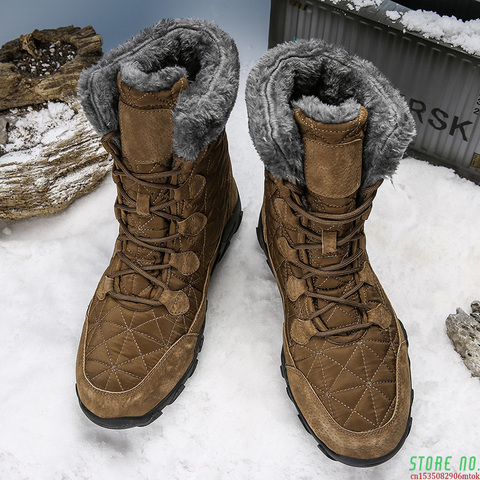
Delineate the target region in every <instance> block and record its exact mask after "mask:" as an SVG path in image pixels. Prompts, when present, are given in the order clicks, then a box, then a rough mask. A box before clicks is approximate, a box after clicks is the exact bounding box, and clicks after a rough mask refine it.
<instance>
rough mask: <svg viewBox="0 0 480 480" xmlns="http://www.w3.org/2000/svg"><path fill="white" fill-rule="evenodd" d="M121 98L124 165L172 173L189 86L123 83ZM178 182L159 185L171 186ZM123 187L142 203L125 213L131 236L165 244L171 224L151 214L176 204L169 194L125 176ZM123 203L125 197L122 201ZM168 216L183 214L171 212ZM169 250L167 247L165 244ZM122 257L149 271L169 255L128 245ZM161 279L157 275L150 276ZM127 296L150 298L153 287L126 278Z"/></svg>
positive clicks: (185, 83) (179, 82)
mask: <svg viewBox="0 0 480 480" xmlns="http://www.w3.org/2000/svg"><path fill="white" fill-rule="evenodd" d="M117 85H118V91H119V93H120V98H119V119H120V134H121V143H122V161H123V163H124V164H125V166H126V167H127V169H128V170H129V171H130V172H132V173H133V174H138V173H149V174H155V173H161V172H163V171H166V170H171V169H172V166H173V165H172V162H173V160H172V154H173V146H172V144H173V121H172V111H173V108H174V107H175V104H176V102H177V99H178V97H179V95H180V93H181V92H182V91H184V90H185V89H186V88H187V87H188V80H187V79H186V78H183V77H182V78H180V79H178V80H177V81H175V82H174V83H173V85H171V86H170V87H169V88H164V89H162V90H159V91H141V90H139V89H136V88H134V87H132V86H130V85H127V83H125V82H124V81H122V78H121V75H120V74H119V75H118V78H117ZM172 180H174V179H172V178H167V179H161V180H154V182H158V183H164V182H171V181H172ZM121 183H122V186H123V188H124V190H125V192H126V193H127V194H128V196H129V197H130V198H131V199H132V200H134V201H135V202H136V212H135V213H125V212H123V213H122V218H123V221H124V222H125V224H126V225H127V228H128V230H129V232H130V233H131V234H133V235H135V236H138V237H143V238H162V237H166V236H168V235H170V234H171V232H170V229H171V228H170V227H171V225H170V224H171V222H170V220H167V219H165V218H163V217H161V216H158V215H153V214H151V213H150V207H152V206H155V205H159V204H161V203H164V202H166V201H168V200H170V195H171V194H170V192H169V190H168V189H158V188H153V187H148V186H145V185H141V184H139V183H138V182H136V181H135V180H132V179H130V178H128V177H127V176H123V177H122V179H121ZM119 198H120V197H119ZM166 211H167V213H173V214H176V213H177V212H175V211H171V209H168V210H166ZM159 245H160V246H162V247H167V245H166V244H159ZM122 251H123V252H124V253H125V255H127V256H128V257H129V258H130V259H131V260H133V261H134V262H136V263H138V264H141V265H143V266H148V265H153V264H159V263H162V259H163V253H162V252H158V251H154V250H152V249H149V248H147V247H142V246H140V245H138V244H136V243H135V242H132V241H130V240H124V245H123V247H122ZM150 273H151V274H155V272H150ZM119 282H120V283H119V288H120V292H121V293H125V294H133V295H137V296H142V297H146V298H148V297H150V296H151V290H152V288H153V286H152V284H151V283H150V282H149V281H148V280H147V279H145V278H144V277H143V276H141V275H139V274H128V275H123V276H121V277H120V279H119Z"/></svg>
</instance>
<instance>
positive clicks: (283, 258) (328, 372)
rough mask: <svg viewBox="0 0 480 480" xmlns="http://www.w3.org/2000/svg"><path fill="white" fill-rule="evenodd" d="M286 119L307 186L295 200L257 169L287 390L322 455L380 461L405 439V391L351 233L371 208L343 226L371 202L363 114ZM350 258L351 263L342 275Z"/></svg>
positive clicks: (387, 327) (398, 352)
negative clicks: (325, 451) (364, 182)
mask: <svg viewBox="0 0 480 480" xmlns="http://www.w3.org/2000/svg"><path fill="white" fill-rule="evenodd" d="M295 119H296V122H297V125H298V128H299V132H300V134H301V137H302V140H303V143H304V151H305V164H304V172H305V183H306V186H305V188H304V189H303V192H302V193H300V190H301V189H300V188H299V187H298V186H292V184H291V183H290V181H289V180H286V179H281V178H276V177H275V176H273V175H272V174H271V173H270V172H269V171H268V170H266V171H265V195H264V204H263V209H262V219H263V235H264V238H265V242H266V245H267V248H268V255H269V257H270V261H271V264H272V267H273V270H274V272H275V276H276V279H277V282H278V285H279V288H280V291H281V293H282V297H283V303H284V311H285V326H284V354H285V362H286V370H287V376H288V382H289V384H290V388H291V390H292V393H293V396H294V398H295V402H296V403H297V405H298V407H299V409H300V411H301V412H302V414H303V416H304V417H305V419H306V420H307V422H308V424H309V425H310V427H311V428H312V429H313V430H314V432H315V434H316V436H317V437H318V438H319V439H320V440H321V441H322V442H323V443H324V444H325V445H326V446H327V447H329V448H330V449H331V450H333V451H334V452H335V453H336V454H339V455H345V456H348V457H353V458H359V459H372V458H377V457H382V456H383V455H387V454H388V453H389V452H391V451H392V450H393V449H394V448H395V447H396V446H397V445H398V444H399V442H400V441H401V440H402V437H403V435H404V433H405V430H406V428H407V422H408V417H409V409H410V403H411V400H410V395H411V385H410V370H409V363H408V356H407V347H406V339H405V337H404V335H403V331H402V329H401V327H400V324H399V322H398V320H397V317H396V315H395V312H394V310H393V308H392V307H391V305H390V302H389V301H388V298H387V297H386V295H385V293H384V291H383V289H382V287H381V285H380V283H379V281H378V279H377V277H376V275H375V274H374V272H373V270H372V268H371V266H370V263H369V260H368V256H367V253H366V250H365V249H366V244H365V236H364V234H363V228H361V229H360V230H359V231H358V232H356V233H355V232H354V229H355V228H356V227H357V226H358V225H359V223H358V222H360V221H361V222H363V221H364V220H365V219H366V218H367V217H368V214H369V213H370V207H368V208H366V209H365V210H364V211H363V213H362V215H361V218H360V217H356V219H355V220H353V221H348V218H349V214H350V213H351V212H353V211H354V210H355V209H358V208H361V206H362V204H364V203H365V204H366V205H368V202H369V201H371V199H372V195H374V194H375V189H372V188H371V189H370V190H369V191H368V192H366V193H365V194H363V193H362V192H361V191H360V190H359V187H360V184H361V178H362V151H363V138H364V128H365V124H366V119H367V112H366V110H365V109H364V108H363V107H362V109H361V111H360V114H359V116H358V117H357V118H355V119H354V120H351V121H349V122H345V123H342V124H324V123H322V122H317V121H315V120H313V119H311V118H308V117H307V116H306V115H305V114H304V113H303V112H302V111H301V110H296V111H295ZM301 211H305V212H306V214H304V215H303V216H302V214H301V213H300V214H299V213H298V212H301ZM307 215H310V217H308V216H307ZM340 219H344V220H340ZM352 232H353V233H352ZM349 257H355V259H354V261H352V262H351V263H349V264H348V265H346V266H344V267H342V266H341V265H342V262H344V261H345V260H346V259H348V258H349ZM302 264H304V265H308V266H309V267H308V268H304V267H302ZM339 265H340V266H339ZM332 270H333V271H336V272H337V273H336V274H334V275H330V274H329V271H332ZM338 272H340V273H338ZM349 292H352V293H349ZM340 297H344V299H345V301H336V300H335V298H340ZM316 312H320V313H318V314H316ZM312 317H313V318H312ZM332 331H333V332H335V331H338V332H339V333H338V334H335V333H334V334H331V333H329V332H332Z"/></svg>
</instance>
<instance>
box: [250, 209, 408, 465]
mask: <svg viewBox="0 0 480 480" xmlns="http://www.w3.org/2000/svg"><path fill="white" fill-rule="evenodd" d="M257 240H258V243H259V245H260V247H261V248H262V250H263V252H264V253H265V256H266V260H267V265H268V267H269V268H270V271H271V272H272V274H273V267H272V263H271V261H270V257H269V255H268V249H267V245H266V243H265V239H264V237H263V222H262V214H261V213H260V218H259V220H258V226H257ZM399 323H400V326H401V327H402V330H403V334H404V335H405V341H406V342H407V346H408V337H407V332H406V330H405V327H404V326H403V324H402V322H400V320H399ZM408 363H409V364H410V357H409V358H408ZM280 372H281V374H282V377H283V378H284V380H285V383H286V384H287V387H286V390H287V395H288V398H290V400H291V401H292V402H293V404H294V405H295V408H296V409H297V413H298V418H299V419H300V421H301V422H302V425H303V426H304V428H305V430H306V431H307V432H308V433H309V434H310V435H312V437H313V438H314V439H315V440H316V442H317V445H318V448H319V449H320V451H321V452H322V453H323V454H325V455H326V456H327V457H328V458H330V459H331V460H334V461H337V462H341V463H344V464H345V465H349V466H351V467H360V468H366V467H374V466H376V465H380V464H382V463H384V462H386V461H387V460H390V459H391V458H392V457H393V456H394V455H395V454H396V453H397V452H398V451H399V450H400V449H401V448H402V446H403V444H404V443H405V440H406V439H407V437H408V434H409V433H410V430H411V428H412V421H413V420H412V416H411V412H412V404H413V397H414V392H413V389H412V390H411V399H410V409H409V413H408V420H407V426H406V428H405V432H404V433H403V436H402V438H401V439H400V441H399V442H398V444H397V446H396V447H395V448H394V449H393V450H392V451H391V452H389V453H387V454H386V455H383V456H381V457H376V458H354V457H348V456H346V455H340V454H338V453H336V452H334V451H333V450H331V449H330V448H328V447H327V446H326V445H325V443H323V442H322V441H321V440H320V439H319V438H318V437H317V435H316V434H315V432H314V431H313V429H312V428H311V427H310V425H309V424H308V422H307V420H306V418H305V417H304V416H303V414H302V412H301V410H300V408H299V406H298V404H297V402H296V400H295V397H294V396H293V393H292V390H291V388H290V384H289V383H288V376H287V368H286V366H285V354H284V352H283V348H282V355H281V365H280Z"/></svg>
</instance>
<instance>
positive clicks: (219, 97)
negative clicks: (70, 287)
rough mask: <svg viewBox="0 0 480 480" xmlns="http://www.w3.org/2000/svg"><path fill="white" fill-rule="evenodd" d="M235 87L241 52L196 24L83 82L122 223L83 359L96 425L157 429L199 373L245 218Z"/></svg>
mask: <svg viewBox="0 0 480 480" xmlns="http://www.w3.org/2000/svg"><path fill="white" fill-rule="evenodd" d="M192 45H197V50H195V49H193V50H192ZM211 51H214V52H215V55H211V54H210V53H211ZM185 77H188V78H189V79H190V82H189V80H187V78H185ZM227 83H228V84H227ZM216 86H217V88H216V89H215V87H216ZM237 86H238V57H237V51H236V48H235V45H234V43H233V40H232V39H231V38H230V37H228V36H227V35H226V34H225V33H224V32H222V31H221V30H219V29H218V28H217V27H215V26H213V25H211V24H208V23H206V22H200V21H190V20H181V21H172V20H169V21H164V22H160V23H159V24H157V25H155V26H154V27H152V28H150V29H148V30H146V31H144V32H142V33H141V34H140V35H139V36H138V37H136V38H134V39H133V40H130V41H129V42H127V44H125V45H122V46H121V47H119V48H117V49H116V50H114V51H112V52H110V53H109V54H108V55H107V56H105V57H104V58H103V59H102V60H101V62H99V64H97V65H96V66H94V67H93V68H91V69H89V70H87V71H86V72H84V73H83V75H82V77H81V80H80V87H79V94H80V97H81V99H82V103H83V106H84V108H85V110H86V113H87V115H88V117H89V120H90V121H91V122H92V123H93V124H94V126H95V127H96V128H97V131H98V132H99V133H100V134H101V135H102V137H103V138H102V141H103V144H104V146H105V148H106V149H107V151H109V152H110V153H111V154H112V156H113V159H114V169H113V179H114V181H115V183H116V184H117V187H118V196H117V202H116V204H115V214H116V217H117V219H118V221H119V223H120V232H119V236H118V238H117V241H116V243H115V248H114V253H113V256H112V259H111V262H110V265H109V266H108V267H107V269H106V271H105V273H104V275H103V277H102V279H101V280H100V283H99V285H98V287H97V290H96V292H95V295H94V297H93V299H92V301H91V303H90V306H89V308H88V312H87V317H86V320H85V324H84V328H83V333H82V337H81V340H80V346H79V350H78V357H77V392H78V397H79V400H80V405H81V407H82V410H83V411H84V413H85V414H86V415H87V416H88V418H90V420H92V421H93V422H95V423H97V424H98V425H101V426H103V427H107V428H129V427H133V426H144V425H147V424H149V423H150V422H152V421H153V420H155V419H156V418H157V417H158V416H159V415H161V413H162V409H163V408H164V407H165V406H166V405H168V404H170V403H172V402H173V401H174V400H175V399H176V398H177V396H178V395H179V394H180V392H181V391H182V390H183V388H184V384H185V381H186V380H187V379H188V377H189V376H190V375H191V374H192V373H193V371H194V369H195V367H196V364H197V355H198V352H199V351H200V349H201V347H202V343H203V330H204V324H205V312H206V308H207V303H206V296H207V290H208V285H209V281H210V276H211V274H212V271H213V269H214V267H215V265H216V263H217V262H218V261H219V260H220V259H221V257H222V255H223V254H224V252H225V250H226V248H227V247H228V245H229V242H230V239H231V238H232V236H233V234H234V233H235V232H236V230H237V229H238V227H239V224H240V221H241V216H242V212H241V207H240V199H239V197H238V193H237V187H236V185H235V181H234V179H233V176H232V169H231V163H230V158H229V155H228V146H227V138H226V135H225V131H224V127H225V123H226V120H227V118H228V115H229V113H230V110H231V108H232V107H233V103H234V101H235V96H236V90H237ZM212 87H213V89H212ZM117 130H119V131H117Z"/></svg>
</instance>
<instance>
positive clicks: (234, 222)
mask: <svg viewBox="0 0 480 480" xmlns="http://www.w3.org/2000/svg"><path fill="white" fill-rule="evenodd" d="M242 216H243V212H242V204H241V201H240V197H238V201H237V203H236V205H235V208H234V209H233V212H232V215H231V216H230V219H229V220H228V222H227V224H226V225H225V228H224V229H223V233H222V238H221V240H220V245H219V247H218V252H217V257H216V259H215V263H214V264H213V267H212V273H213V270H214V269H215V267H216V265H217V264H218V263H219V262H220V260H221V259H222V258H223V256H224V255H225V252H226V251H227V249H228V247H229V246H230V241H231V239H232V237H233V235H235V233H236V232H237V230H238V228H239V227H240V223H241V221H242ZM205 320H206V319H205ZM205 320H204V322H203V325H202V328H201V330H200V333H199V334H198V339H197V343H196V344H195V351H194V355H193V360H192V362H191V363H190V365H189V366H188V368H187V370H186V371H185V373H184V374H183V376H182V378H181V379H180V380H179V381H178V383H177V384H176V385H175V387H174V388H173V389H172V391H171V392H170V393H169V394H168V395H167V396H166V397H165V398H164V399H163V400H162V401H161V402H160V403H158V404H157V405H156V406H155V407H153V408H152V409H151V410H150V411H149V412H147V413H146V414H145V415H142V416H141V417H116V418H103V417H99V416H97V415H95V414H94V413H92V412H91V411H90V410H89V409H88V408H87V407H85V405H84V404H83V403H82V401H81V400H80V396H79V395H78V389H77V386H76V385H75V392H76V394H77V398H78V401H79V403H80V408H81V409H82V411H83V413H84V414H85V415H86V416H87V418H88V419H89V420H91V421H92V422H93V423H95V424H97V425H99V426H100V427H104V428H109V429H112V430H121V429H127V428H133V427H145V426H147V425H149V424H150V423H152V422H153V421H154V420H156V419H157V418H158V417H159V416H160V415H161V414H162V412H163V409H164V408H165V407H166V406H167V405H170V404H172V403H173V402H174V401H175V400H176V399H177V398H178V397H179V395H180V394H181V393H182V392H183V390H184V389H185V383H186V381H187V380H188V379H189V378H190V377H191V376H192V375H193V372H194V371H195V369H196V368H197V364H198V354H199V353H200V351H201V350H202V346H203V341H204V331H205Z"/></svg>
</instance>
